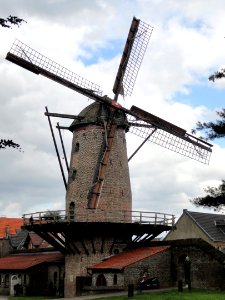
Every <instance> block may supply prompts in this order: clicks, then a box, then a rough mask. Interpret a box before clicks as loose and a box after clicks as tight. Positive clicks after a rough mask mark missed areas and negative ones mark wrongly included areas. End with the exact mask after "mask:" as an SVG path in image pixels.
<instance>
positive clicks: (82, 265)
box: [65, 237, 124, 298]
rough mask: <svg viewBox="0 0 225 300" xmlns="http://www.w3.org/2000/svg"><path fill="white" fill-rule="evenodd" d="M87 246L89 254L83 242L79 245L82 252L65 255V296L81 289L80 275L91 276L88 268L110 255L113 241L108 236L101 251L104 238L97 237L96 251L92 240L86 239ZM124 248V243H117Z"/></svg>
mask: <svg viewBox="0 0 225 300" xmlns="http://www.w3.org/2000/svg"><path fill="white" fill-rule="evenodd" d="M84 242H85V246H86V249H87V250H88V252H89V254H88V255H87V254H86V253H85V251H84V249H82V247H81V244H80V245H78V243H77V246H79V250H80V251H81V253H80V254H75V255H72V254H71V255H66V256H65V297H68V298H69V297H74V296H75V295H76V294H77V290H79V289H80V288H79V286H77V285H78V282H77V278H79V277H90V276H91V275H90V273H89V270H88V268H89V267H91V266H92V265H94V264H96V263H99V262H101V261H102V260H103V259H106V258H107V257H109V256H110V255H112V254H110V248H111V246H112V243H113V239H112V238H106V239H105V240H104V249H103V250H104V251H103V252H102V251H101V244H102V238H101V237H99V238H98V237H95V238H94V244H95V252H94V253H93V247H92V244H91V241H88V240H85V241H84ZM123 248H124V245H123V244H120V245H116V249H118V251H119V252H120V251H122V249H123Z"/></svg>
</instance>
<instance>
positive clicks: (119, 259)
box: [90, 246, 170, 270]
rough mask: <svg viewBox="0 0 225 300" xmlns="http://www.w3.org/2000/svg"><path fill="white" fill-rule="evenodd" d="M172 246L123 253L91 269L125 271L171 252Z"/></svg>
mask: <svg viewBox="0 0 225 300" xmlns="http://www.w3.org/2000/svg"><path fill="white" fill-rule="evenodd" d="M169 248H170V246H159V247H145V248H138V249H132V250H128V251H125V252H121V253H119V254H117V255H115V256H112V257H110V258H108V259H106V260H104V261H102V262H101V263H98V264H96V265H94V266H92V267H90V269H93V270H94V269H120V270H121V269H124V268H126V267H128V266H130V265H132V264H134V263H137V262H139V261H142V260H144V259H146V258H148V257H150V256H153V255H155V254H157V253H161V252H164V251H167V250H169Z"/></svg>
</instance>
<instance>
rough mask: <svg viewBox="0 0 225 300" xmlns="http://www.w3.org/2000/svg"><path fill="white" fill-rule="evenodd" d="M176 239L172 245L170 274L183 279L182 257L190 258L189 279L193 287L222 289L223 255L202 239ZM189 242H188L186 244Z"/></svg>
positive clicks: (224, 274) (223, 274) (223, 275)
mask: <svg viewBox="0 0 225 300" xmlns="http://www.w3.org/2000/svg"><path fill="white" fill-rule="evenodd" d="M193 241H194V240H192V242H191V240H189V241H188V240H186V241H185V240H184V241H183V243H182V241H178V243H177V245H176V244H174V246H173V247H172V262H173V264H172V275H173V277H174V279H175V280H176V281H178V280H182V281H183V282H184V281H185V273H184V263H183V258H184V257H185V256H188V257H189V259H190V279H191V285H192V287H193V288H204V289H207V288H209V289H224V287H225V286H224V284H225V282H224V280H225V272H224V271H225V269H224V263H223V262H225V255H224V254H223V253H222V252H220V251H218V250H216V249H215V248H214V247H213V246H210V245H209V244H208V243H205V242H204V241H203V240H200V239H196V241H195V242H193ZM188 242H189V244H188Z"/></svg>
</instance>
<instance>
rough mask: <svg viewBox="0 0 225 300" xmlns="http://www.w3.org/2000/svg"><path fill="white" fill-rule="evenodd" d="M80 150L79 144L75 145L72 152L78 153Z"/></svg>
mask: <svg viewBox="0 0 225 300" xmlns="http://www.w3.org/2000/svg"><path fill="white" fill-rule="evenodd" d="M79 149H80V144H79V143H76V145H75V148H74V152H78V151H79Z"/></svg>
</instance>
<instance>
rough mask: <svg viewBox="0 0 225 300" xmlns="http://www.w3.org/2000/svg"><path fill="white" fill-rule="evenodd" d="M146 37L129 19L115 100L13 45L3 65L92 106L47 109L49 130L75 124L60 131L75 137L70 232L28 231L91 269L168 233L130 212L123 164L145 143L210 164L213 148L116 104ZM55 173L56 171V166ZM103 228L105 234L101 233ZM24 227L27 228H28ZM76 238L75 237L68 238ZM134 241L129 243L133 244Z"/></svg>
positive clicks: (127, 88) (166, 221) (61, 228)
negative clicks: (130, 149)
mask: <svg viewBox="0 0 225 300" xmlns="http://www.w3.org/2000/svg"><path fill="white" fill-rule="evenodd" d="M152 30H153V28H152V27H151V26H150V25H148V24H146V23H144V22H142V21H140V20H138V19H136V18H135V17H134V18H133V20H132V23H131V27H130V30H129V33H128V37H127V40H126V43H125V47H124V51H123V55H122V58H121V62H120V65H119V68H118V72H117V75H116V79H115V82H114V86H113V93H114V98H113V99H111V98H109V97H108V96H106V95H104V96H102V92H101V91H100V88H99V86H98V85H96V84H93V83H92V82H90V81H88V80H86V79H84V78H82V77H81V76H79V75H77V74H75V73H73V72H71V71H69V70H68V69H66V68H64V67H62V66H60V65H59V64H57V63H55V62H54V61H52V60H50V59H48V58H47V57H45V56H43V55H42V54H40V53H38V52H37V51H36V50H33V49H32V48H30V47H29V46H27V45H25V44H24V43H22V42H20V41H18V40H16V41H15V42H14V44H13V45H12V48H11V50H10V51H9V52H8V53H7V56H6V59H7V60H9V61H11V62H13V63H15V64H17V65H19V66H21V67H23V68H25V69H27V70H29V71H31V72H33V73H35V74H37V75H39V74H40V75H43V76H45V77H47V78H49V79H51V80H54V81H56V82H58V83H60V84H62V85H64V86H66V87H68V88H70V89H72V90H74V91H76V92H78V93H80V94H82V95H84V96H86V97H88V98H89V99H92V100H94V102H93V103H92V104H91V105H89V106H87V107H86V108H85V109H84V110H83V111H82V112H80V113H79V115H65V114H56V113H49V112H48V110H47V108H46V113H45V114H46V116H47V117H48V120H49V124H50V128H51V130H52V127H51V122H50V117H62V118H71V119H73V123H72V124H71V125H70V126H69V127H68V128H66V129H69V130H70V131H72V132H73V142H72V150H71V161H70V166H69V165H68V164H67V169H68V173H69V176H68V182H67V181H66V179H65V176H64V175H63V178H64V184H65V187H66V221H67V222H69V225H70V226H71V227H69V226H68V224H67V226H66V225H65V224H60V225H59V224H45V225H46V226H44V225H43V224H41V225H40V224H39V225H40V226H39V225H38V224H36V225H35V226H34V224H32V230H34V231H36V232H38V234H39V235H41V236H43V237H44V238H45V239H46V240H48V241H49V242H50V243H52V244H53V245H55V246H56V247H58V249H60V251H62V252H65V253H68V254H71V253H72V254H73V255H82V251H83V252H84V254H85V255H86V256H89V263H90V261H91V262H92V263H93V261H97V260H98V259H99V257H98V258H97V254H96V253H97V252H98V251H99V252H100V253H101V257H104V255H106V253H107V254H111V253H112V252H113V251H114V250H115V248H117V249H120V248H123V246H121V244H125V243H132V244H133V243H134V242H140V241H141V242H146V241H150V240H151V239H152V238H154V237H155V236H156V235H158V234H159V233H160V232H162V231H163V230H168V228H171V226H172V225H173V222H174V218H173V216H169V215H165V214H163V217H162V218H161V219H160V221H159V219H157V218H158V217H159V216H158V215H157V214H156V215H154V222H153V223H152V222H151V218H152V216H149V215H148V216H146V215H144V213H138V217H137V214H136V215H135V214H134V212H132V199H131V186H130V177H129V168H128V161H129V160H130V159H131V158H132V157H133V156H134V155H135V154H136V153H137V151H138V150H139V149H140V148H141V147H142V146H143V145H144V144H145V142H146V141H151V142H153V143H156V144H158V145H160V146H162V147H164V148H167V149H169V150H172V151H175V152H177V153H179V154H182V155H184V156H186V157H189V158H192V159H195V160H197V161H199V162H202V163H205V164H208V163H209V159H210V155H211V152H212V150H211V147H212V145H210V144H209V143H207V142H205V141H203V140H201V139H199V138H197V137H195V136H193V135H190V134H188V133H187V132H186V130H184V129H182V128H180V127H178V126H176V125H174V124H172V123H170V122H167V121H165V120H164V119H161V118H159V117H157V116H155V115H153V114H151V113H149V112H146V111H144V110H142V109H140V108H138V107H136V106H132V107H131V108H130V109H127V108H125V107H123V106H121V105H120V104H119V103H118V102H117V101H118V97H119V95H122V96H123V97H126V96H129V95H131V93H132V90H133V87H134V84H135V81H136V77H137V74H138V71H139V68H140V66H141V63H142V59H143V57H144V54H145V51H146V48H147V45H148V42H149V39H150V37H151V34H152ZM57 127H58V129H59V133H60V130H61V129H62V128H63V127H61V126H59V124H58V126H57ZM64 129H65V127H64ZM127 131H129V132H132V133H134V134H136V135H138V136H140V137H142V138H143V139H144V141H143V142H142V143H141V145H140V146H139V147H138V148H137V150H136V151H135V152H134V153H133V154H132V155H131V156H130V157H129V158H127V149H126V140H125V133H126V132H127ZM53 139H54V134H53ZM56 149H57V147H56ZM59 162H60V160H59ZM60 167H61V170H62V165H61V163H60ZM62 174H63V171H62ZM136 213H137V212H136ZM143 216H144V217H143ZM39 220H40V216H39ZM84 222H85V225H84ZM101 222H103V223H104V226H101V224H100V223H101ZM124 224H126V225H124ZM140 225H141V226H140ZM151 225H154V227H151ZM27 226H28V228H29V224H27ZM87 226H88V227H87ZM75 230H76V233H74V234H72V232H73V231H75ZM59 232H60V234H61V235H59V234H58V233H59ZM134 235H135V238H131V237H132V236H134ZM94 237H95V241H94ZM99 240H101V242H100V244H101V246H100V248H98V246H96V245H97V244H98V245H99ZM88 241H89V242H88ZM90 241H91V242H90ZM96 241H98V242H96ZM106 241H107V242H106ZM106 245H107V246H106ZM81 248H82V250H81ZM90 249H92V250H90ZM106 249H107V250H106ZM91 252H92V256H91V258H90V253H91ZM68 261H69V263H68V269H69V264H70V265H74V269H76V274H79V275H81V274H83V275H84V271H78V267H77V265H76V266H75V263H74V260H73V259H72V258H71V259H68ZM81 269H82V268H81ZM68 272H69V271H68ZM82 272H83V273H82ZM70 284H71V283H70V282H69V280H68V281H67V288H68V290H71V289H73V291H72V292H71V293H70V292H68V294H69V295H72V294H74V288H72V285H70Z"/></svg>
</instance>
